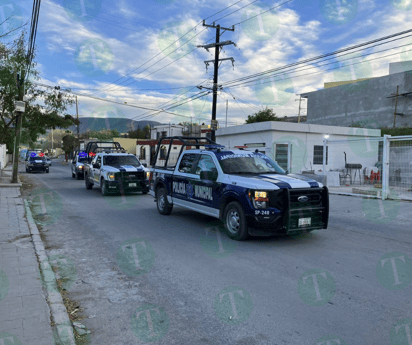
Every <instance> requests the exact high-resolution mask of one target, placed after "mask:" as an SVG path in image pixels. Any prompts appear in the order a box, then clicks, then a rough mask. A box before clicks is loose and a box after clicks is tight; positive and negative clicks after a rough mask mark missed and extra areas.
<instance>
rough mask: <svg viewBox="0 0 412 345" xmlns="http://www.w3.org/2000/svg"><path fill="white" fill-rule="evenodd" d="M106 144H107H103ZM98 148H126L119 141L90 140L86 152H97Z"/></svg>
mask: <svg viewBox="0 0 412 345" xmlns="http://www.w3.org/2000/svg"><path fill="white" fill-rule="evenodd" d="M101 144H106V145H101ZM107 144H110V145H107ZM97 149H105V150H124V148H123V147H122V146H121V145H120V144H119V143H118V142H117V141H90V142H89V143H87V146H86V149H85V150H84V152H86V153H89V152H96V150H97Z"/></svg>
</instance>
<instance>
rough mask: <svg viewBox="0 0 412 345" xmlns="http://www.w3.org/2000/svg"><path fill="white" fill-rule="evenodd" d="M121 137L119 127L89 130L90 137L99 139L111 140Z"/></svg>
mask: <svg viewBox="0 0 412 345" xmlns="http://www.w3.org/2000/svg"><path fill="white" fill-rule="evenodd" d="M116 137H117V138H118V137H120V133H119V131H118V130H117V129H102V130H101V131H91V132H89V138H96V139H99V140H109V139H113V138H116Z"/></svg>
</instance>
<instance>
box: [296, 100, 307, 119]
mask: <svg viewBox="0 0 412 345" xmlns="http://www.w3.org/2000/svg"><path fill="white" fill-rule="evenodd" d="M296 96H297V95H296ZM296 101H299V112H298V123H300V111H301V110H302V109H305V108H302V107H301V106H300V104H301V102H302V95H299V99H295V102H296Z"/></svg>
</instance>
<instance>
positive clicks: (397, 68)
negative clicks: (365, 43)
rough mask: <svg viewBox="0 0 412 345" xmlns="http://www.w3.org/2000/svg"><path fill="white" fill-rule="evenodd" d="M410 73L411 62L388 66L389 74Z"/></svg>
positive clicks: (411, 68) (395, 63)
mask: <svg viewBox="0 0 412 345" xmlns="http://www.w3.org/2000/svg"><path fill="white" fill-rule="evenodd" d="M407 71H412V61H400V62H393V63H390V64H389V74H394V73H402V72H407Z"/></svg>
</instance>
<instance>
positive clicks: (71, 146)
mask: <svg viewBox="0 0 412 345" xmlns="http://www.w3.org/2000/svg"><path fill="white" fill-rule="evenodd" d="M78 146H79V145H78V141H77V138H76V137H75V136H74V135H73V134H71V133H66V135H65V136H64V137H63V151H64V153H65V154H67V155H68V154H70V152H73V151H74V150H75V149H76V147H78Z"/></svg>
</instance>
